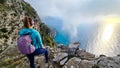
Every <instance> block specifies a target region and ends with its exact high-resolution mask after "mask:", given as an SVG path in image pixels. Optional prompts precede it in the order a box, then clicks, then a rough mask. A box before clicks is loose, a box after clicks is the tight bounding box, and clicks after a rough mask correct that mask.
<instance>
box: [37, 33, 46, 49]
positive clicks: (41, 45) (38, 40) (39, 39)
mask: <svg viewBox="0 0 120 68" xmlns="http://www.w3.org/2000/svg"><path fill="white" fill-rule="evenodd" d="M37 42H38V44H39V46H40V47H42V48H45V47H44V45H43V43H42V39H41V35H40V33H39V32H37Z"/></svg>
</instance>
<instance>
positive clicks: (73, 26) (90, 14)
mask: <svg viewBox="0 0 120 68" xmlns="http://www.w3.org/2000/svg"><path fill="white" fill-rule="evenodd" d="M25 1H27V2H29V3H30V4H31V5H32V6H33V7H34V8H35V9H36V11H37V13H38V14H39V16H40V17H41V18H44V17H46V16H51V17H59V18H61V19H62V20H63V28H62V29H63V30H64V31H66V32H68V33H69V35H70V37H71V39H75V38H76V37H77V34H78V27H79V25H80V24H85V23H97V22H101V20H102V19H103V18H105V17H108V16H120V9H119V8H120V0H25Z"/></svg>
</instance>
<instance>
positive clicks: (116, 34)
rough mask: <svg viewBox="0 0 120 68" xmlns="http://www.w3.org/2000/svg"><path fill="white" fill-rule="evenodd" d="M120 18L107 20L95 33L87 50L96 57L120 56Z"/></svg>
mask: <svg viewBox="0 0 120 68" xmlns="http://www.w3.org/2000/svg"><path fill="white" fill-rule="evenodd" d="M119 27H120V18H119V19H118V18H117V19H107V20H106V21H104V23H103V24H102V25H100V27H99V28H98V31H97V32H95V37H94V39H93V41H90V42H89V43H88V45H87V48H86V50H87V51H89V52H91V53H94V54H96V55H101V54H104V55H107V56H115V55H117V54H120V46H119V44H120V39H119V38H120V28H119Z"/></svg>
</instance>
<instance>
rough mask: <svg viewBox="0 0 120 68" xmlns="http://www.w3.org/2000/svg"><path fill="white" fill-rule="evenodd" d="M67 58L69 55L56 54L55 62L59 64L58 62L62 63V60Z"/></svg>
mask: <svg viewBox="0 0 120 68" xmlns="http://www.w3.org/2000/svg"><path fill="white" fill-rule="evenodd" d="M67 56H68V54H67V53H58V54H56V55H55V56H54V59H53V61H54V62H57V63H58V62H60V61H61V60H62V59H64V58H65V57H67Z"/></svg>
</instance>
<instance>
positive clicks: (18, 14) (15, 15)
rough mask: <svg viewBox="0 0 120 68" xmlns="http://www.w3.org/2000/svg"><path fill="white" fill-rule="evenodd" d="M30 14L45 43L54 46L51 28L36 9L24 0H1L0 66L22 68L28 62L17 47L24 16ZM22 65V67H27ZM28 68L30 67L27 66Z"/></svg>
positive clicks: (1, 67) (2, 67) (0, 67)
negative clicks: (43, 21)
mask: <svg viewBox="0 0 120 68" xmlns="http://www.w3.org/2000/svg"><path fill="white" fill-rule="evenodd" d="M26 15H27V16H30V17H32V18H33V19H34V21H35V24H36V25H37V30H38V31H39V32H40V33H41V35H42V39H43V43H44V44H45V45H49V46H53V45H54V42H53V39H52V37H51V36H50V29H49V27H48V26H46V25H45V24H44V23H42V22H41V20H40V18H39V16H38V15H37V13H36V11H35V10H34V9H33V8H32V7H31V6H30V5H29V4H28V3H26V2H25V1H24V0H0V61H1V62H0V68H15V67H16V66H17V68H21V66H22V65H23V64H24V63H28V62H26V61H24V60H26V58H25V56H24V55H22V54H20V53H19V50H18V49H17V43H16V41H17V38H18V31H19V30H20V29H21V28H22V26H23V24H22V19H23V18H24V16H26ZM24 65H26V66H22V68H26V67H27V64H24ZM27 68H28V67H27Z"/></svg>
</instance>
